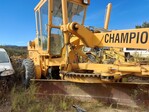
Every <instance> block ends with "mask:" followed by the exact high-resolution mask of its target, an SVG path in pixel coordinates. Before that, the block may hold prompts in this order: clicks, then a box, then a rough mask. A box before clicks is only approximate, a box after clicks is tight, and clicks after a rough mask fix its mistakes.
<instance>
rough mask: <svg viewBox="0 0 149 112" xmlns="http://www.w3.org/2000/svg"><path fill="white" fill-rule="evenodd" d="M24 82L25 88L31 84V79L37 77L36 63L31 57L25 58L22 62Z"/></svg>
mask: <svg viewBox="0 0 149 112" xmlns="http://www.w3.org/2000/svg"><path fill="white" fill-rule="evenodd" d="M22 71H23V74H22V83H23V86H25V88H28V87H29V85H30V79H32V78H34V77H35V69H34V63H33V61H32V60H31V59H24V60H23V62H22Z"/></svg>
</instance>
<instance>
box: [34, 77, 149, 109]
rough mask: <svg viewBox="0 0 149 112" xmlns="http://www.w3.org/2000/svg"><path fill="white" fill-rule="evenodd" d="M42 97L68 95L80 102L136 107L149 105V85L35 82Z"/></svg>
mask: <svg viewBox="0 0 149 112" xmlns="http://www.w3.org/2000/svg"><path fill="white" fill-rule="evenodd" d="M34 81H35V82H36V83H38V85H39V87H40V89H39V93H37V94H42V95H56V94H60V95H66V96H71V97H74V98H77V99H80V100H87V101H90V100H101V101H105V102H107V103H112V104H119V105H126V106H134V107H138V106H140V105H149V85H148V83H144V84H138V83H97V84H94V83H93V84H92V83H91V84H85V83H74V82H68V81H50V80H34Z"/></svg>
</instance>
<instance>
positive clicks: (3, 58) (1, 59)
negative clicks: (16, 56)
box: [0, 51, 9, 63]
mask: <svg viewBox="0 0 149 112" xmlns="http://www.w3.org/2000/svg"><path fill="white" fill-rule="evenodd" d="M8 62H9V59H8V56H7V54H6V52H2V51H0V63H8Z"/></svg>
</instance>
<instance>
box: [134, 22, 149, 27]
mask: <svg viewBox="0 0 149 112" xmlns="http://www.w3.org/2000/svg"><path fill="white" fill-rule="evenodd" d="M136 28H149V22H144V23H143V24H142V25H136Z"/></svg>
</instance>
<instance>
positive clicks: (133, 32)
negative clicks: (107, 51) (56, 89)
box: [23, 0, 149, 91]
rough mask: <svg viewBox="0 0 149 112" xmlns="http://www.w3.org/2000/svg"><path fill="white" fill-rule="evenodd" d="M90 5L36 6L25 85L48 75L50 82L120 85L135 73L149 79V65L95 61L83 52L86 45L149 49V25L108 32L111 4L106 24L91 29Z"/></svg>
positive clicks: (51, 1)
mask: <svg viewBox="0 0 149 112" xmlns="http://www.w3.org/2000/svg"><path fill="white" fill-rule="evenodd" d="M89 4H90V0H41V1H40V2H39V4H38V5H37V6H36V7H35V9H34V10H35V14H36V38H35V40H33V41H30V42H29V44H28V58H29V59H28V60H25V61H24V64H23V65H24V66H25V68H27V70H26V72H25V77H24V80H25V82H26V83H25V84H28V82H29V80H30V79H32V78H33V77H34V78H35V80H37V81H39V82H42V81H43V80H41V78H44V79H45V78H46V79H48V80H46V81H49V82H51V81H52V80H54V79H58V80H57V81H66V82H67V81H68V82H73V83H76V84H80V83H81V84H82V83H86V84H91V83H92V85H93V84H101V85H102V84H106V83H117V86H120V83H121V84H122V83H127V80H123V79H124V78H126V79H127V78H128V77H132V76H135V77H138V78H139V79H140V78H147V79H148V77H149V66H148V65H141V64H139V63H128V62H125V61H119V60H118V59H117V61H116V62H115V63H112V64H101V63H97V62H94V63H93V62H91V60H90V59H89V58H88V56H87V55H86V53H84V52H83V51H82V47H83V46H87V47H90V48H93V49H101V48H103V47H112V48H117V47H118V48H124V47H126V48H140V49H148V46H149V28H142V29H130V30H112V31H108V22H109V18H110V10H111V4H109V5H108V9H107V16H106V20H105V26H104V28H103V29H102V30H98V31H91V30H89V29H88V28H86V27H85V26H83V25H84V21H85V17H86V9H87V6H88V5H89ZM29 64H31V65H34V68H35V69H34V68H33V67H32V69H29V67H26V66H28V65H29ZM34 70H35V74H34ZM147 82H148V80H147ZM132 83H133V81H132ZM132 83H131V84H132ZM135 84H136V83H135ZM138 84H139V83H138ZM84 85H85V84H84ZM128 85H129V83H128ZM126 91H127V90H126Z"/></svg>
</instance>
